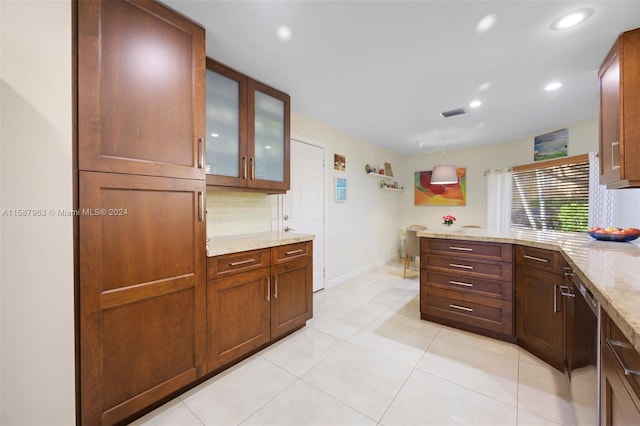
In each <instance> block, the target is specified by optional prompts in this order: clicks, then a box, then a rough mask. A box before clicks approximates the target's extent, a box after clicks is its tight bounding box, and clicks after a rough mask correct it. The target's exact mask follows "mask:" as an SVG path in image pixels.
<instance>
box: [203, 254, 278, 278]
mask: <svg viewBox="0 0 640 426" xmlns="http://www.w3.org/2000/svg"><path fill="white" fill-rule="evenodd" d="M265 266H269V249H262V250H251V251H242V252H238V253H231V254H224V255H222V256H214V257H210V258H208V259H207V279H213V278H219V277H225V276H227V275H233V274H237V273H239V272H245V271H251V270H253V269H258V268H264V267H265Z"/></svg>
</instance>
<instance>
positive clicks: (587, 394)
mask: <svg viewBox="0 0 640 426" xmlns="http://www.w3.org/2000/svg"><path fill="white" fill-rule="evenodd" d="M565 276H566V278H567V286H566V287H565V288H563V292H562V294H563V295H564V296H569V297H568V299H567V301H568V302H569V303H568V307H569V309H568V312H567V316H566V317H565V327H566V328H565V354H566V363H567V365H566V366H565V367H566V372H567V374H568V376H569V379H570V383H571V408H572V409H573V415H574V417H575V422H576V424H577V425H585V426H591V425H599V423H600V403H599V402H600V359H599V358H600V351H599V350H598V348H599V342H600V304H599V303H598V301H597V300H596V299H595V298H594V297H593V294H592V293H591V291H589V289H588V288H587V287H586V286H585V285H584V283H583V282H582V280H581V279H580V278H579V277H578V276H577V275H576V274H575V273H574V272H573V271H568V272H567V273H566V274H565Z"/></svg>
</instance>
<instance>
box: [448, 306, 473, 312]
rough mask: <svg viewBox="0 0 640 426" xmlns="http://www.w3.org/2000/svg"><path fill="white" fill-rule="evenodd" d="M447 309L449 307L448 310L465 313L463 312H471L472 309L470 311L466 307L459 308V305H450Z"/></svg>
mask: <svg viewBox="0 0 640 426" xmlns="http://www.w3.org/2000/svg"><path fill="white" fill-rule="evenodd" d="M449 307H450V308H453V309H459V310H461V311H465V312H473V309H472V308H467V307H466V306H460V305H453V304H450V305H449Z"/></svg>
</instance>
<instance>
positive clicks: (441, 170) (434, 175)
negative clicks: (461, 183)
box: [418, 142, 458, 185]
mask: <svg viewBox="0 0 640 426" xmlns="http://www.w3.org/2000/svg"><path fill="white" fill-rule="evenodd" d="M418 149H419V150H420V151H421V152H424V153H425V154H432V153H434V152H436V151H438V150H440V149H441V150H442V162H443V163H444V162H445V161H444V160H445V159H444V157H445V153H446V152H445V149H444V147H442V146H440V147H438V148H436V149H434V150H433V151H428V152H425V151H423V150H422V142H418ZM431 183H432V184H433V185H451V184H455V183H458V172H457V171H456V166H454V165H453V164H439V165H437V166H434V167H433V170H432V171H431Z"/></svg>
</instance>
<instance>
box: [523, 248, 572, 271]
mask: <svg viewBox="0 0 640 426" xmlns="http://www.w3.org/2000/svg"><path fill="white" fill-rule="evenodd" d="M515 252H516V263H517V264H519V265H526V266H529V267H532V268H537V269H542V270H545V271H550V272H555V273H563V272H564V270H563V267H564V266H565V262H564V259H563V258H562V254H560V252H557V251H553V250H545V249H538V248H533V247H525V246H516V249H515Z"/></svg>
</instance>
